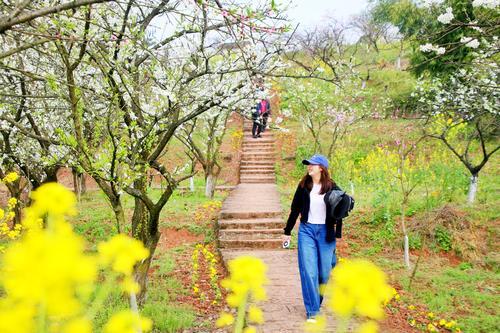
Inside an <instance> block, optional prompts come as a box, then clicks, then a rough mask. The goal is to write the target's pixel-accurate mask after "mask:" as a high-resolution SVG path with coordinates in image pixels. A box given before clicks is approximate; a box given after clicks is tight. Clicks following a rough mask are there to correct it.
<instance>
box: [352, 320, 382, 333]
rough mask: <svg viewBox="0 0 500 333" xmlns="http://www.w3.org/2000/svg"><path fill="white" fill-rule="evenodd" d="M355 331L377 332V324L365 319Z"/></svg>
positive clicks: (362, 332)
mask: <svg viewBox="0 0 500 333" xmlns="http://www.w3.org/2000/svg"><path fill="white" fill-rule="evenodd" d="M356 332H357V333H377V332H378V324H377V323H376V322H375V321H373V320H370V321H367V322H364V323H362V324H361V325H359V327H358V330H357V331H356Z"/></svg>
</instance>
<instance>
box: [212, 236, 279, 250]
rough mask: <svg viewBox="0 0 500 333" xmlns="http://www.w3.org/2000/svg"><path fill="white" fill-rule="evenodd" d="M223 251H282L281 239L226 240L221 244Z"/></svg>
mask: <svg viewBox="0 0 500 333" xmlns="http://www.w3.org/2000/svg"><path fill="white" fill-rule="evenodd" d="M219 247H220V248H223V249H259V250H260V249H281V248H282V240H281V237H280V238H277V239H252V240H224V241H222V240H221V241H220V242H219Z"/></svg>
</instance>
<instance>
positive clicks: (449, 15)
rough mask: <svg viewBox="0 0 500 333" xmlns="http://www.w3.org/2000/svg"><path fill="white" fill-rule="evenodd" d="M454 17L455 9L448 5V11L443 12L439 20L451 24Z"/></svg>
mask: <svg viewBox="0 0 500 333" xmlns="http://www.w3.org/2000/svg"><path fill="white" fill-rule="evenodd" d="M454 17H455V16H453V10H452V8H451V7H447V8H446V12H445V13H443V14H441V15H439V16H438V18H437V20H438V21H439V22H441V23H443V24H449V23H450V22H451V21H452V20H453V18H454Z"/></svg>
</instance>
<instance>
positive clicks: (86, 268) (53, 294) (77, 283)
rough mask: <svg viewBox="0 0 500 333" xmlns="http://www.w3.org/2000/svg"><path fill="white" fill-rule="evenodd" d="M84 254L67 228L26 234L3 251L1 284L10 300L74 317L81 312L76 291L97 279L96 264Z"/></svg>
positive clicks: (75, 237) (79, 239) (75, 236)
mask: <svg viewBox="0 0 500 333" xmlns="http://www.w3.org/2000/svg"><path fill="white" fill-rule="evenodd" d="M83 251H84V243H83V240H82V239H81V238H80V237H79V236H77V235H75V234H74V233H73V232H72V230H71V227H70V226H69V225H65V226H64V227H63V226H60V227H59V228H57V229H47V230H45V231H44V232H33V233H28V234H27V235H26V237H25V238H23V239H22V241H20V242H18V243H14V244H13V245H12V246H10V247H9V248H8V249H7V250H6V251H5V254H4V258H3V266H4V267H5V272H6V274H2V275H0V284H1V285H3V286H4V288H5V291H6V294H7V295H9V297H11V298H12V299H17V300H26V301H29V302H31V303H32V304H34V305H36V304H45V306H46V308H47V313H48V314H49V315H53V316H58V317H66V316H68V317H69V316H73V315H75V314H77V313H78V311H79V310H80V302H79V299H78V294H75V290H76V291H79V290H84V289H85V288H89V287H90V286H92V284H93V283H94V281H95V279H96V276H97V269H96V265H95V261H94V260H93V259H92V258H91V257H90V256H88V255H85V254H84V252H83ZM34 277H36V278H34Z"/></svg>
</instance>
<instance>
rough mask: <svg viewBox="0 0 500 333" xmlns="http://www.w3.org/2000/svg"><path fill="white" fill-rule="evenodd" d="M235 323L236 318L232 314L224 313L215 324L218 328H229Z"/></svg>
mask: <svg viewBox="0 0 500 333" xmlns="http://www.w3.org/2000/svg"><path fill="white" fill-rule="evenodd" d="M233 323H234V317H233V315H232V314H230V313H227V312H223V313H222V314H221V315H220V317H219V319H217V322H216V323H215V325H216V326H217V327H224V326H229V325H232V324H233Z"/></svg>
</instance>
